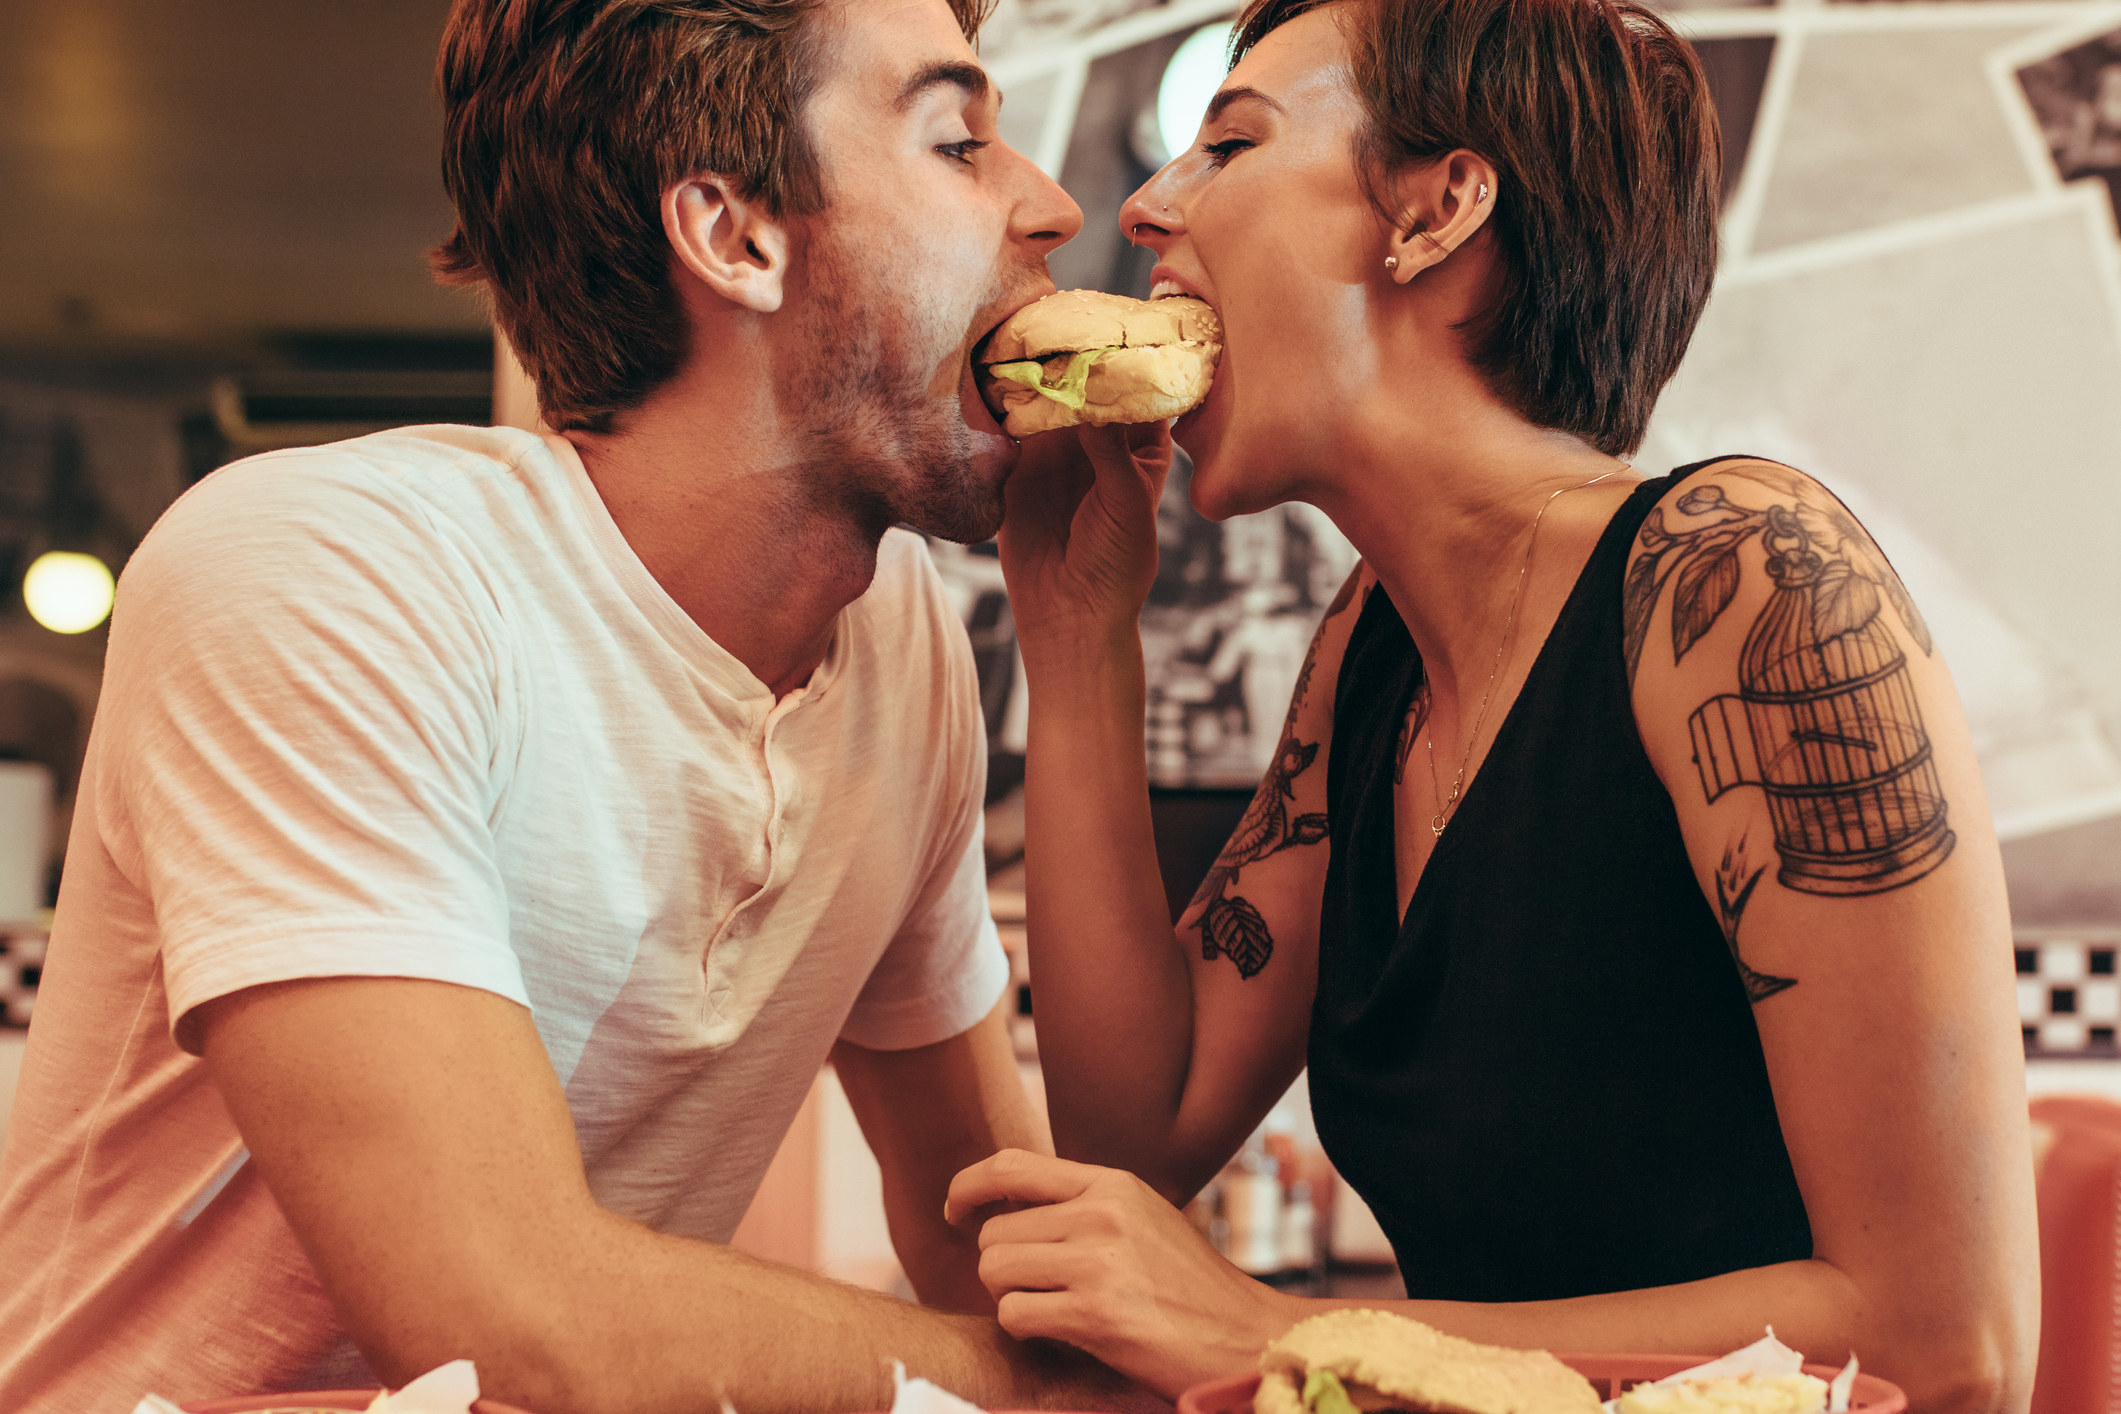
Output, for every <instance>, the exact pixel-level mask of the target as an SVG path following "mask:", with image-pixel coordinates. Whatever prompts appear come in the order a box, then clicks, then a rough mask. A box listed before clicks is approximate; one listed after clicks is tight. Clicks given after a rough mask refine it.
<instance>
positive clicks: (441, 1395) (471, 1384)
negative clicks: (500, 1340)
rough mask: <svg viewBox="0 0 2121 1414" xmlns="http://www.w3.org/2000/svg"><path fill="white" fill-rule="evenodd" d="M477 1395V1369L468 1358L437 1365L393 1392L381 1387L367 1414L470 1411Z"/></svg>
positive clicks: (468, 1413)
mask: <svg viewBox="0 0 2121 1414" xmlns="http://www.w3.org/2000/svg"><path fill="white" fill-rule="evenodd" d="M478 1397H479V1372H478V1371H477V1370H475V1369H473V1368H472V1364H471V1362H470V1361H469V1360H452V1361H450V1362H449V1363H448V1364H447V1365H437V1366H435V1367H434V1368H433V1369H432V1370H429V1371H428V1372H427V1373H426V1374H424V1375H422V1376H420V1378H418V1379H416V1380H414V1381H413V1382H412V1383H411V1384H408V1385H406V1386H405V1388H403V1389H401V1390H399V1391H398V1392H397V1393H396V1394H392V1393H391V1392H390V1391H388V1390H385V1391H384V1392H383V1393H381V1394H379V1395H377V1396H376V1402H375V1403H373V1404H371V1405H369V1406H368V1411H367V1414H471V1402H472V1401H473V1400H475V1399H477V1398H478Z"/></svg>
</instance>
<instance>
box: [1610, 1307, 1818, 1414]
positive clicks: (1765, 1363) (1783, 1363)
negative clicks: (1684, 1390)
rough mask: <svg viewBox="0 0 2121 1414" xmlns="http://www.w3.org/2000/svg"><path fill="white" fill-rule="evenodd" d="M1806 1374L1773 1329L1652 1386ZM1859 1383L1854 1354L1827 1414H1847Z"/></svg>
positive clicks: (1613, 1406)
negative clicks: (1682, 1381) (1852, 1395)
mask: <svg viewBox="0 0 2121 1414" xmlns="http://www.w3.org/2000/svg"><path fill="white" fill-rule="evenodd" d="M1802 1373H1804V1357H1803V1356H1802V1355H1799V1354H1798V1353H1797V1352H1796V1351H1794V1350H1792V1349H1790V1348H1789V1347H1788V1346H1787V1345H1784V1344H1783V1343H1782V1342H1781V1341H1779V1340H1777V1339H1775V1328H1774V1327H1773V1326H1769V1327H1768V1328H1767V1334H1766V1335H1764V1336H1762V1337H1761V1338H1760V1339H1758V1340H1756V1341H1754V1342H1753V1343H1752V1344H1751V1345H1748V1346H1747V1347H1745V1349H1743V1350H1734V1351H1732V1352H1731V1353H1730V1354H1728V1355H1725V1356H1722V1357H1721V1358H1719V1359H1715V1360H1711V1361H1709V1362H1708V1363H1707V1364H1706V1365H1696V1366H1694V1367H1693V1368H1692V1369H1691V1370H1681V1371H1680V1372H1679V1373H1678V1374H1676V1375H1667V1376H1665V1377H1664V1378H1663V1379H1661V1380H1654V1381H1652V1383H1653V1384H1660V1385H1669V1384H1676V1383H1678V1382H1679V1381H1680V1380H1713V1379H1719V1378H1722V1377H1724V1376H1727V1375H1728V1376H1737V1375H1748V1374H1750V1375H1799V1374H1802ZM1855 1384H1856V1357H1855V1356H1853V1355H1851V1356H1849V1362H1848V1364H1846V1365H1843V1366H1842V1367H1841V1373H1840V1374H1838V1375H1836V1376H1834V1378H1833V1381H1832V1382H1831V1383H1830V1384H1828V1385H1827V1392H1826V1408H1827V1414H1847V1410H1848V1407H1849V1391H1850V1390H1851V1389H1853V1388H1854V1387H1855ZM1619 1408H1620V1401H1619V1400H1617V1399H1614V1400H1609V1401H1608V1402H1607V1403H1606V1410H1607V1411H1608V1414H1613V1411H1617V1410H1618V1409H1619Z"/></svg>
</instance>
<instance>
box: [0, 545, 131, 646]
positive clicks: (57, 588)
mask: <svg viewBox="0 0 2121 1414" xmlns="http://www.w3.org/2000/svg"><path fill="white" fill-rule="evenodd" d="M117 596H118V586H117V583H116V582H115V581H114V580H112V579H111V577H110V567H109V566H108V565H106V564H104V563H103V561H101V560H99V559H97V558H96V557H95V556H94V555H79V554H75V553H74V552H73V551H71V550H47V551H46V552H45V553H43V554H41V555H39V556H37V558H36V560H35V561H34V562H33V563H32V564H31V565H30V567H29V573H28V574H26V575H24V576H23V577H22V599H23V602H24V603H26V604H28V605H29V613H30V617H31V618H33V619H35V620H36V621H37V622H38V623H40V624H43V625H44V626H45V627H46V628H48V629H50V630H51V631H52V632H53V633H86V632H88V631H89V630H90V629H92V628H94V627H95V626H96V625H97V624H100V623H102V622H103V621H104V620H105V619H107V618H109V617H110V606H111V602H112V601H113V600H114V599H116V598H117Z"/></svg>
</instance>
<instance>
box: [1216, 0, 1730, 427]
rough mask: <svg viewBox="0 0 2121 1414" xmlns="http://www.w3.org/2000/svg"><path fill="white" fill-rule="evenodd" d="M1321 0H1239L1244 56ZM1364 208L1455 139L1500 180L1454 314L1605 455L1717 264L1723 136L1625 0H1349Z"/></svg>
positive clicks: (1677, 342)
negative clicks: (1493, 272)
mask: <svg viewBox="0 0 2121 1414" xmlns="http://www.w3.org/2000/svg"><path fill="white" fill-rule="evenodd" d="M1327 3H1329V0H1252V3H1251V4H1250V5H1248V6H1247V7H1246V9H1245V12H1244V14H1243V15H1242V16H1240V18H1239V20H1238V35H1237V45H1236V52H1237V54H1239V55H1240V56H1241V55H1243V54H1244V52H1245V51H1246V50H1248V49H1250V48H1251V47H1252V46H1253V45H1255V44H1257V43H1258V42H1259V41H1260V40H1261V39H1262V38H1264V37H1265V36H1266V35H1267V34H1268V33H1269V32H1271V31H1272V30H1274V29H1275V28H1276V27H1277V26H1280V25H1282V24H1285V23H1287V22H1288V21H1289V20H1292V19H1294V18H1295V17H1296V16H1298V15H1300V14H1303V13H1305V12H1307V11H1310V10H1315V9H1318V8H1320V7H1321V6H1323V5H1325V4H1327ZM1342 14H1343V22H1344V23H1345V24H1346V26H1347V33H1348V36H1349V41H1350V49H1351V51H1352V59H1353V78H1354V86H1355V89H1356V92H1357V94H1358V95H1359V96H1360V98H1361V101H1362V104H1363V107H1364V110H1365V124H1364V131H1363V133H1362V135H1361V137H1360V139H1359V141H1358V148H1357V154H1356V156H1357V161H1358V163H1359V164H1360V166H1361V168H1362V171H1363V176H1364V181H1365V182H1366V184H1367V185H1368V186H1369V189H1370V191H1371V193H1372V197H1373V200H1377V201H1378V209H1379V211H1380V213H1381V214H1382V215H1384V216H1385V218H1386V219H1387V220H1389V221H1395V222H1396V221H1397V220H1399V219H1400V214H1399V213H1398V212H1395V211H1392V210H1390V209H1388V207H1387V206H1386V205H1385V203H1384V202H1383V201H1382V200H1381V199H1379V196H1378V194H1379V193H1380V192H1381V191H1382V190H1383V188H1384V179H1385V178H1386V177H1387V176H1389V175H1390V174H1391V173H1393V172H1395V171H1399V170H1402V169H1404V168H1406V167H1409V166H1414V165H1418V164H1421V163H1425V162H1432V161H1435V160H1436V159H1438V158H1441V157H1443V156H1444V155H1446V154H1447V153H1450V152H1452V151H1454V150H1456V149H1459V148H1466V149H1468V150H1470V151H1473V152H1477V153H1479V154H1480V155H1481V156H1483V157H1485V158H1487V159H1488V161H1490V162H1492V163H1494V164H1495V168H1496V170H1497V172H1498V173H1499V174H1500V176H1501V179H1502V185H1501V190H1500V191H1499V192H1498V193H1497V195H1496V203H1495V209H1494V211H1493V213H1492V214H1491V215H1490V217H1489V220H1488V225H1487V229H1488V230H1489V231H1491V232H1493V233H1494V240H1495V243H1496V250H1497V252H1498V254H1499V257H1500V259H1499V262H1498V263H1499V265H1500V267H1501V289H1500V291H1499V294H1498V298H1497V299H1496V301H1495V304H1494V306H1493V307H1492V308H1490V309H1488V310H1485V311H1483V312H1482V313H1481V314H1479V315H1478V316H1476V317H1475V318H1474V319H1473V320H1471V321H1470V322H1469V323H1468V325H1467V326H1466V331H1465V332H1466V336H1467V351H1468V354H1469V356H1470V357H1471V359H1472V361H1473V364H1474V366H1475V367H1477V368H1479V369H1480V370H1481V372H1482V373H1483V374H1484V375H1485V376H1486V378H1487V379H1488V381H1489V384H1490V386H1492V387H1493V388H1494V389H1495V390H1496V391H1497V393H1498V394H1499V395H1500V396H1502V397H1503V398H1504V399H1506V400H1507V401H1508V402H1509V403H1510V404H1511V406H1513V407H1515V408H1516V409H1518V411H1519V412H1521V413H1522V414H1523V415H1524V416H1525V417H1526V418H1527V419H1528V420H1530V421H1532V422H1534V423H1536V424H1538V425H1540V426H1542V427H1554V428H1559V429H1561V430H1563V431H1566V432H1571V433H1574V434H1575V435H1577V436H1579V437H1581V438H1583V439H1584V440H1585V441H1587V442H1589V443H1590V444H1591V445H1592V446H1594V447H1597V448H1598V449H1599V450H1601V451H1605V452H1609V453H1613V454H1615V455H1625V454H1627V453H1629V452H1632V451H1633V450H1634V449H1635V448H1636V447H1637V446H1639V445H1641V442H1642V436H1643V431H1644V429H1645V428H1646V427H1647V425H1648V423H1649V420H1650V410H1651V409H1652V408H1653V407H1654V406H1655V405H1656V402H1657V395H1658V393H1659V392H1661V391H1662V390H1663V388H1664V385H1665V384H1666V383H1667V382H1669V381H1670V380H1671V377H1672V375H1673V374H1674V373H1675V372H1677V371H1678V368H1679V361H1680V359H1681V357H1683V356H1684V355H1685V353H1686V347H1687V343H1688V341H1689V340H1690V339H1692V337H1693V334H1694V326H1695V325H1696V324H1697V323H1698V322H1699V321H1700V319H1701V312H1702V310H1703V309H1704V308H1705V307H1706V306H1707V304H1708V297H1709V286H1710V285H1711V283H1712V282H1713V281H1714V279H1715V274H1716V217H1717V206H1718V201H1719V196H1720V189H1721V185H1722V170H1723V145H1722V131H1721V128H1720V127H1719V126H1718V124H1717V120H1716V109H1715V105H1714V103H1713V102H1712V101H1711V99H1710V97H1709V90H1708V83H1707V80H1706V79H1705V78H1704V77H1703V75H1702V71H1701V63H1700V60H1699V59H1698V58H1697V57H1696V56H1695V54H1694V51H1693V50H1692V49H1691V48H1689V47H1688V46H1687V44H1686V43H1685V42H1684V41H1683V40H1681V39H1680V38H1679V37H1678V36H1677V35H1676V34H1674V33H1673V32H1672V30H1671V29H1670V27H1669V26H1667V25H1666V24H1665V23H1664V22H1663V21H1662V20H1660V19H1659V18H1657V16H1656V15H1654V14H1652V13H1651V12H1650V11H1649V10H1648V9H1646V8H1644V7H1643V6H1642V5H1640V4H1638V3H1635V0H1347V3H1346V7H1345V9H1344V11H1343V12H1342Z"/></svg>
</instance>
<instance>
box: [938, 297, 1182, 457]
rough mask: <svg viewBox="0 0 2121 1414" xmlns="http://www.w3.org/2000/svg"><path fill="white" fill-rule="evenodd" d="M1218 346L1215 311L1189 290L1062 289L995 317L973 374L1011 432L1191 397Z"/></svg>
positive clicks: (1152, 413)
mask: <svg viewBox="0 0 2121 1414" xmlns="http://www.w3.org/2000/svg"><path fill="white" fill-rule="evenodd" d="M1222 351H1223V346H1222V321H1221V320H1220V319H1218V318H1217V317H1216V315H1215V311H1214V310H1213V309H1211V308H1210V307H1209V306H1208V305H1207V304H1206V303H1205V302H1204V301H1202V300H1197V299H1194V298H1193V297H1191V296H1190V295H1165V296H1163V297H1162V298H1160V299H1149V300H1139V299H1128V298H1127V297H1126V296H1125V295H1108V294H1101V293H1099V292H1098V291H1096V290H1063V291H1061V292H1060V293H1059V294H1054V295H1047V296H1046V297H1045V298H1044V299H1042V300H1038V301H1036V302H1035V303H1032V304H1027V305H1025V306H1024V307H1023V308H1022V309H1019V310H1018V311H1017V312H1016V313H1014V314H1012V315H1010V316H1009V317H1008V318H1007V319H1006V320H1004V321H1003V322H1002V324H1001V327H999V328H997V329H996V330H995V331H994V333H993V334H992V335H991V336H990V337H989V338H988V340H987V348H986V351H985V352H984V353H983V354H982V355H981V356H980V362H981V364H982V368H981V373H982V374H983V375H984V376H983V377H982V378H981V379H980V380H979V381H980V388H981V392H982V393H983V394H984V395H985V397H986V399H987V405H988V407H989V408H990V409H992V411H993V412H994V415H995V416H996V417H998V418H1000V419H1001V422H1002V429H1003V430H1004V431H1006V432H1007V433H1008V434H1009V435H1010V436H1012V437H1017V438H1023V437H1029V436H1032V435H1033V434H1035V433H1039V432H1050V431H1052V430H1053V429H1054V428H1056V427H1073V426H1075V425H1076V424H1077V423H1085V422H1086V423H1090V424H1091V425H1093V426H1103V425H1104V424H1106V423H1113V422H1156V421H1159V420H1161V419H1163V418H1166V417H1176V416H1178V415H1179V414H1180V413H1182V412H1191V411H1192V410H1193V409H1194V408H1196V407H1198V406H1200V402H1201V399H1203V398H1205V397H1207V396H1208V385H1209V384H1210V383H1212V382H1214V381H1215V365H1216V362H1217V360H1219V359H1220V358H1221V357H1222Z"/></svg>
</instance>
